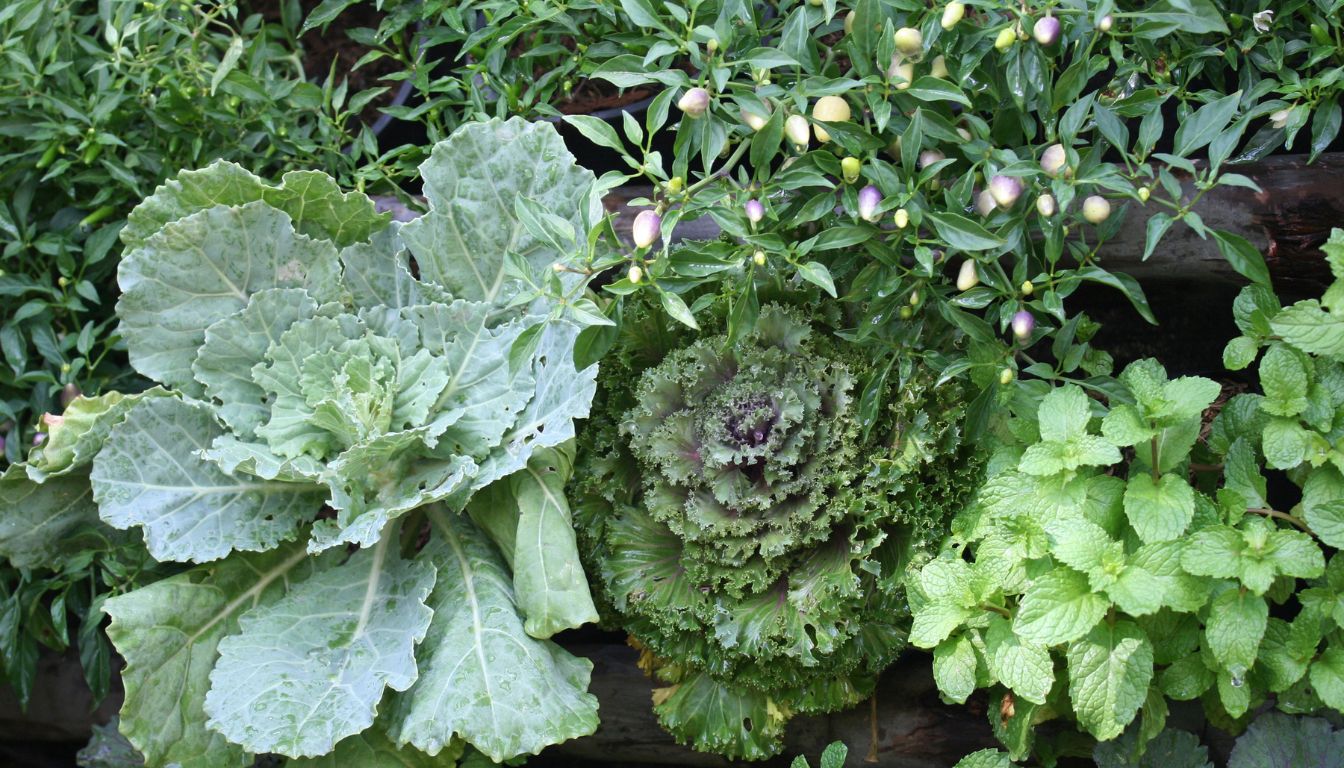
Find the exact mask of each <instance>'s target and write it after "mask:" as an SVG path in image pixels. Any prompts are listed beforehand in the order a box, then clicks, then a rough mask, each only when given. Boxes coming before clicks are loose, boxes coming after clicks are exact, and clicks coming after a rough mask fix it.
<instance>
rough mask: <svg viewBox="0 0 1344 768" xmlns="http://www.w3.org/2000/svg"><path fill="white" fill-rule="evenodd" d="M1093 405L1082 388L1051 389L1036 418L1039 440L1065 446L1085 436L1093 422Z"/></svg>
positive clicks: (1042, 401) (1074, 386) (1073, 386)
mask: <svg viewBox="0 0 1344 768" xmlns="http://www.w3.org/2000/svg"><path fill="white" fill-rule="evenodd" d="M1091 403H1092V401H1091V399H1089V398H1088V396H1087V394H1086V393H1085V392H1083V390H1082V388H1081V387H1078V386H1076V385H1073V384H1068V385H1065V386H1063V387H1059V388H1057V389H1053V390H1051V391H1050V393H1049V394H1047V395H1046V396H1045V397H1044V398H1042V399H1041V405H1040V409H1039V410H1038V411H1037V418H1038V420H1039V424H1040V430H1041V439H1042V440H1047V441H1050V442H1055V443H1067V442H1069V441H1070V440H1073V439H1074V438H1076V437H1077V436H1079V435H1082V434H1085V433H1086V432H1087V424H1088V422H1090V421H1091V420H1092V405H1091Z"/></svg>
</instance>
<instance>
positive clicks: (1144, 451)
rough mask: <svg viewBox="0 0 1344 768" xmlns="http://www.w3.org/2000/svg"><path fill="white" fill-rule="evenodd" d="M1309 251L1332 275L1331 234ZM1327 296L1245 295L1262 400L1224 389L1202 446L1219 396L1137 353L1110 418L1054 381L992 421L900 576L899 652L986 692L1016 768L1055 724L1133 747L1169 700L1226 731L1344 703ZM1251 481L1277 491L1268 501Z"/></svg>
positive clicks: (1241, 314)
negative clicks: (911, 571)
mask: <svg viewBox="0 0 1344 768" xmlns="http://www.w3.org/2000/svg"><path fill="white" fill-rule="evenodd" d="M1326 252H1327V258H1328V259H1329V260H1330V262H1331V265H1332V269H1334V270H1336V274H1344V231H1341V230H1336V231H1335V233H1334V235H1333V236H1332V238H1331V243H1330V244H1329V245H1327V247H1326ZM1340 285H1344V283H1340V282H1337V283H1336V284H1335V285H1334V286H1332V287H1331V288H1330V289H1329V290H1328V291H1327V292H1326V299H1325V302H1326V304H1325V306H1326V308H1325V309H1323V308H1322V306H1321V304H1319V303H1318V302H1316V301H1315V300H1311V301H1305V302H1300V303H1298V304H1296V305H1293V306H1292V307H1288V308H1285V309H1282V310H1281V309H1280V308H1279V306H1278V302H1277V300H1276V299H1275V298H1274V296H1273V294H1272V293H1271V292H1269V291H1267V290H1265V289H1263V288H1260V287H1259V286H1252V287H1249V288H1247V289H1245V290H1244V291H1243V293H1242V295H1241V296H1240V297H1239V298H1238V300H1237V303H1236V311H1235V314H1236V318H1237V322H1238V325H1239V326H1240V327H1241V329H1242V331H1243V332H1244V333H1245V334H1246V336H1244V337H1241V338H1238V339H1236V340H1234V341H1233V342H1232V343H1231V344H1229V345H1228V357H1229V361H1230V364H1231V365H1232V367H1234V368H1241V367H1245V366H1247V365H1249V364H1250V363H1251V362H1252V361H1253V360H1254V359H1255V358H1256V357H1257V356H1259V358H1260V361H1259V369H1258V372H1259V379H1260V386H1261V388H1262V390H1263V394H1240V395H1237V396H1235V397H1233V398H1231V399H1230V400H1229V401H1228V402H1227V403H1226V404H1225V405H1223V406H1222V407H1221V409H1220V410H1219V413H1218V416H1217V417H1216V418H1215V419H1214V420H1213V422H1212V425H1211V428H1210V430H1209V431H1208V434H1207V437H1206V438H1205V439H1203V440H1201V439H1200V435H1201V426H1202V424H1203V421H1202V414H1203V412H1204V411H1205V410H1206V409H1207V408H1209V407H1210V405H1212V404H1213V402H1214V401H1215V399H1216V398H1217V397H1218V396H1219V391H1220V387H1219V385H1218V384H1217V383H1216V382H1213V381H1210V380H1208V379H1201V378H1195V377H1181V378H1177V379H1174V380H1168V379H1167V376H1166V374H1165V372H1164V371H1163V370H1162V367H1161V366H1160V365H1159V364H1157V363H1156V362H1155V361H1151V360H1146V361H1140V362H1137V363H1134V364H1132V365H1130V366H1129V367H1127V368H1126V369H1125V371H1124V372H1123V373H1122V374H1121V375H1120V379H1119V384H1120V385H1122V386H1121V388H1120V389H1108V390H1107V391H1106V395H1105V398H1106V400H1107V401H1108V402H1109V408H1106V407H1104V406H1103V405H1102V403H1101V402H1099V401H1098V400H1095V399H1092V398H1089V397H1088V396H1087V395H1086V394H1085V393H1084V390H1083V389H1081V388H1079V387H1077V386H1075V385H1066V386H1063V387H1060V388H1056V389H1051V390H1048V391H1047V392H1046V393H1045V394H1044V396H1043V397H1042V398H1041V399H1040V404H1039V408H1038V409H1037V411H1036V413H1035V418H1034V419H1032V418H1031V415H1032V414H1031V413H1030V411H1029V410H1028V411H1026V412H1020V413H1018V414H1015V415H1014V416H1011V417H1009V418H1008V419H1007V423H1006V424H1005V425H1004V426H1003V428H1002V432H1001V437H1002V440H1003V447H1002V448H1001V449H999V450H998V451H997V452H996V454H995V456H994V457H993V458H991V460H990V463H989V467H990V469H989V479H988V480H987V482H986V484H985V485H984V487H982V488H981V489H980V491H979V492H978V494H977V500H976V503H975V504H973V505H972V506H971V507H970V508H969V509H968V510H967V511H966V512H965V513H963V514H962V515H960V516H959V517H958V519H957V521H956V522H955V523H954V526H953V529H954V535H953V538H952V540H951V542H950V545H951V546H950V548H949V549H948V551H946V552H945V553H944V554H943V555H942V556H941V557H939V558H937V559H934V560H932V561H930V562H929V563H928V564H926V565H924V566H923V567H922V568H921V570H920V572H919V576H918V578H917V579H915V580H914V584H915V585H916V588H915V589H912V590H911V601H912V609H913V610H914V626H913V628H912V630H911V635H910V641H911V643H912V644H914V645H917V646H920V647H923V648H930V649H933V651H934V671H935V677H936V679H937V681H938V686H939V689H940V690H941V691H942V692H943V694H944V696H946V697H947V698H949V699H951V700H953V701H964V700H965V699H966V697H967V696H969V695H970V694H971V692H972V691H974V690H975V689H976V688H982V687H993V688H994V690H995V691H996V692H997V695H998V696H999V698H1000V700H1001V706H1000V707H999V708H998V710H997V717H995V718H993V719H994V720H995V726H996V731H997V733H998V734H999V737H1000V739H1001V740H1002V741H1003V742H1004V743H1005V745H1006V746H1007V747H1008V748H1009V753H1010V754H1011V755H1012V756H1013V757H1014V758H1015V759H1019V758H1022V757H1025V756H1026V755H1027V754H1028V753H1029V752H1030V750H1031V746H1032V734H1033V730H1032V729H1033V726H1034V725H1035V724H1037V723H1040V722H1043V721H1046V720H1050V719H1054V718H1059V717H1068V718H1071V719H1073V720H1074V721H1076V722H1077V724H1078V726H1079V727H1080V728H1081V729H1082V730H1084V731H1086V732H1087V733H1088V734H1089V735H1091V736H1092V737H1094V738H1096V739H1097V740H1099V741H1107V740H1110V739H1114V738H1115V737H1117V736H1119V735H1120V734H1121V732H1122V731H1124V729H1125V728H1126V726H1128V725H1129V724H1130V723H1131V722H1135V721H1136V718H1137V722H1138V728H1139V736H1138V743H1139V749H1140V750H1141V749H1142V745H1143V744H1144V743H1146V742H1147V741H1148V740H1149V739H1151V738H1152V737H1154V736H1155V735H1156V734H1158V733H1159V732H1161V730H1162V728H1163V725H1164V722H1165V719H1166V713H1167V699H1173V700H1181V701H1184V700H1191V699H1199V700H1200V701H1201V702H1202V704H1203V705H1204V709H1205V711H1206V713H1207V715H1208V717H1209V719H1210V721H1211V722H1213V723H1215V724H1220V725H1223V726H1225V727H1228V728H1234V729H1235V728H1239V727H1240V726H1241V724H1242V723H1243V722H1244V719H1245V718H1247V717H1248V716H1249V714H1250V713H1252V712H1253V711H1254V710H1255V708H1256V707H1258V706H1260V705H1261V704H1262V703H1264V702H1265V701H1266V700H1267V699H1268V698H1269V697H1271V696H1272V697H1274V701H1275V703H1276V704H1277V705H1278V706H1279V707H1280V708H1281V709H1284V710H1286V711H1290V712H1312V711H1316V710H1319V709H1332V710H1337V711H1344V684H1342V683H1344V677H1341V676H1340V674H1339V663H1340V661H1341V660H1344V655H1341V646H1340V642H1341V638H1342V637H1344V634H1341V629H1340V627H1341V626H1344V623H1341V621H1340V619H1341V618H1344V616H1341V615H1340V614H1339V612H1338V610H1337V603H1338V601H1337V599H1336V597H1337V594H1338V592H1339V590H1340V589H1341V585H1344V582H1342V581H1341V574H1344V560H1341V559H1340V557H1339V556H1338V555H1337V554H1336V550H1337V549H1338V548H1339V546H1340V545H1341V544H1344V539H1341V537H1340V536H1339V530H1340V529H1339V522H1340V520H1341V519H1344V518H1341V517H1340V511H1339V510H1340V509H1341V508H1344V507H1341V505H1340V504H1339V499H1340V498H1341V494H1344V482H1341V478H1344V475H1341V474H1340V469H1339V468H1338V466H1337V462H1338V461H1339V457H1340V456H1342V455H1344V454H1340V453H1338V452H1337V451H1336V450H1335V442H1336V441H1337V440H1338V437H1339V433H1338V430H1339V428H1338V426H1337V422H1338V420H1339V414H1340V413H1341V411H1344V389H1341V387H1340V381H1342V380H1344V379H1341V378H1340V377H1341V373H1342V372H1344V368H1341V363H1344V356H1341V354H1340V349H1339V348H1338V347H1335V346H1333V342H1335V341H1338V340H1337V339H1335V338H1334V336H1335V334H1334V330H1335V329H1334V328H1333V325H1332V321H1331V320H1330V319H1329V316H1328V314H1326V312H1327V309H1328V308H1329V306H1330V304H1331V302H1332V297H1333V296H1334V295H1335V294H1337V293H1338V291H1339V286H1340ZM1317 313H1319V314H1317ZM1308 318H1309V319H1308ZM1341 338H1344V337H1341ZM1262 347H1263V348H1264V352H1263V354H1262V355H1261V354H1260V351H1259V350H1260V349H1261V348H1262ZM1099 417H1100V418H1099ZM1098 422H1099V424H1100V434H1098V433H1097V432H1096V431H1095V429H1094V428H1093V426H1092V425H1094V424H1096V423H1098ZM1122 450H1123V453H1122ZM1195 453H1198V454H1202V455H1204V456H1207V458H1206V459H1203V460H1201V459H1198V458H1192V455H1193V454H1195ZM1265 470H1272V471H1278V472H1283V473H1285V476H1286V478H1287V479H1288V480H1290V481H1291V483H1292V486H1295V488H1294V491H1293V493H1292V494H1290V495H1289V496H1288V497H1287V498H1284V499H1281V498H1279V497H1280V495H1281V494H1280V492H1277V491H1276V492H1271V491H1270V487H1269V485H1268V483H1267V481H1266V477H1265V475H1264V474H1263V473H1264V471H1265ZM1285 501H1287V502H1288V503H1287V504H1286V505H1285V504H1284V502H1285Z"/></svg>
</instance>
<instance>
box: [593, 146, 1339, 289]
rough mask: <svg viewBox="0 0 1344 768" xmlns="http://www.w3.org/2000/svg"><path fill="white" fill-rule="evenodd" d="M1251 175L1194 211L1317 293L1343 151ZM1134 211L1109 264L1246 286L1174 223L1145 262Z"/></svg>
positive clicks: (1284, 278)
mask: <svg viewBox="0 0 1344 768" xmlns="http://www.w3.org/2000/svg"><path fill="white" fill-rule="evenodd" d="M1227 170H1228V171H1234V172H1236V173H1240V174H1242V175H1244V176H1247V177H1249V178H1250V179H1251V180H1252V181H1254V182H1256V184H1258V185H1259V186H1260V188H1261V189H1262V190H1263V191H1262V192H1255V191H1254V190H1251V189H1247V188H1245V187H1229V186H1218V187H1215V188H1213V189H1212V190H1209V192H1207V193H1206V194H1205V195H1204V196H1203V197H1202V198H1200V200H1199V202H1197V203H1196V204H1195V206H1194V208H1193V210H1194V211H1195V212H1196V213H1198V214H1199V216H1200V217H1201V218H1202V219H1203V220H1204V223H1205V225H1207V226H1208V227H1209V228H1211V229H1221V230H1226V231H1229V232H1233V233H1236V234H1238V235H1241V236H1242V237H1245V238H1246V239H1247V240H1249V241H1250V242H1251V243H1252V244H1253V245H1254V246H1255V247H1256V248H1258V249H1259V250H1260V252H1261V253H1263V254H1265V261H1266V263H1267V265H1268V266H1269V270H1270V274H1271V275H1272V276H1273V278H1274V281H1275V283H1276V285H1278V287H1279V288H1280V289H1282V290H1284V291H1286V292H1287V293H1289V294H1293V293H1298V292H1305V293H1310V292H1311V291H1312V290H1313V289H1315V288H1317V287H1319V286H1320V285H1321V284H1322V283H1323V282H1324V281H1327V280H1328V279H1329V269H1328V268H1327V267H1326V265H1325V263H1324V261H1323V260H1322V254H1321V250H1320V246H1321V243H1324V242H1325V240H1326V238H1328V237H1329V236H1330V229H1331V227H1340V226H1344V153H1331V154H1323V155H1321V156H1320V158H1318V159H1317V160H1316V162H1315V163H1313V164H1311V165H1307V164H1306V157H1305V156H1301V155H1278V156H1273V157H1269V158H1267V159H1265V160H1261V161H1257V162H1253V163H1244V164H1241V165H1237V166H1228V167H1227ZM1177 176H1178V177H1180V178H1181V179H1182V181H1183V184H1184V187H1183V189H1184V191H1185V195H1186V198H1187V199H1192V198H1193V197H1194V196H1195V194H1197V192H1196V190H1195V188H1194V185H1193V184H1192V183H1191V181H1190V178H1189V176H1188V174H1184V173H1178V174H1177ZM649 193H650V188H649V187H634V186H632V187H623V188H621V189H618V190H615V191H613V192H612V193H611V195H609V196H608V198H607V208H608V210H610V211H612V212H613V213H615V214H616V217H617V223H616V230H617V231H618V232H620V233H622V234H623V235H625V236H627V237H628V236H629V231H630V225H631V223H632V222H633V220H634V215H635V213H637V212H638V211H637V210H634V209H631V208H630V207H629V205H627V203H628V201H630V200H633V199H636V198H639V197H646V196H648V195H649ZM1129 209H1130V210H1129V215H1127V216H1126V217H1125V222H1124V224H1123V226H1122V227H1121V229H1120V231H1119V233H1118V234H1117V235H1116V236H1115V237H1114V238H1113V239H1111V240H1109V241H1107V243H1106V245H1105V246H1104V247H1103V248H1102V251H1101V255H1102V263H1103V264H1105V265H1106V267H1107V269H1110V270H1112V271H1120V272H1125V273H1128V274H1130V275H1133V276H1134V277H1136V278H1138V279H1139V280H1142V281H1150V280H1155V279H1197V280H1201V281H1214V282H1222V283H1244V282H1246V281H1245V279H1244V278H1242V277H1241V276H1240V275H1238V274H1237V273H1236V272H1235V271H1234V270H1233V269H1232V267H1231V266H1229V265H1228V263H1227V260H1226V259H1224V258H1223V256H1222V254H1221V253H1220V252H1219V250H1218V246H1217V244H1216V243H1215V242H1214V241H1213V240H1212V239H1208V240H1202V239H1200V237H1199V236H1198V235H1197V234H1195V232H1194V230H1192V229H1190V228H1189V227H1188V226H1184V225H1182V224H1177V225H1175V226H1173V227H1172V228H1171V230H1170V231H1169V232H1168V233H1167V235H1166V237H1164V238H1163V239H1162V242H1161V245H1159V246H1158V248H1157V250H1156V251H1155V252H1154V253H1153V255H1152V256H1151V257H1150V258H1149V259H1148V260H1147V261H1144V260H1143V251H1144V244H1145V240H1146V237H1147V230H1146V226H1147V221H1148V218H1149V215H1151V214H1152V213H1156V212H1158V211H1159V210H1166V209H1165V208H1159V207H1158V204H1157V203H1154V202H1150V203H1149V204H1148V205H1147V206H1146V207H1139V206H1138V204H1137V203H1130V205H1129ZM718 233H719V229H718V226H717V225H716V224H715V223H714V222H713V221H712V220H710V219H709V218H707V217H706V218H701V219H696V220H694V221H688V222H684V223H682V224H681V225H680V226H678V227H677V229H676V231H675V232H674V233H673V239H674V240H683V239H685V240H699V239H708V238H713V237H717V236H718Z"/></svg>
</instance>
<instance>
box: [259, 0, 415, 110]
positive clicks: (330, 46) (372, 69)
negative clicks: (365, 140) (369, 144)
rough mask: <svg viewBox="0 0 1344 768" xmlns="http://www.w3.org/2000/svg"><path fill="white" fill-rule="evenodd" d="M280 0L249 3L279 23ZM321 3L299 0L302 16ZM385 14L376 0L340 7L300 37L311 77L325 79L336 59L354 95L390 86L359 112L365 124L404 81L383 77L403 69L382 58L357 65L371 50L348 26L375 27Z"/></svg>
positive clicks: (353, 27)
mask: <svg viewBox="0 0 1344 768" xmlns="http://www.w3.org/2000/svg"><path fill="white" fill-rule="evenodd" d="M281 1H282V0H251V2H248V3H247V5H248V6H250V8H251V9H252V10H254V11H256V12H258V13H260V14H261V15H262V17H264V18H265V19H266V20H267V21H270V22H275V23H279V22H280V4H281ZM319 5H321V0H299V8H300V9H301V11H302V18H305V19H306V18H308V14H310V13H312V12H313V10H314V9H315V8H317V6H319ZM384 15H385V14H384V13H383V12H382V11H379V10H377V9H376V8H375V7H374V4H373V3H355V4H354V5H352V6H350V7H349V8H347V9H345V10H344V11H341V13H340V14H339V15H338V16H337V17H336V18H335V19H332V21H331V22H330V23H329V24H328V25H327V26H326V27H318V28H316V29H311V30H309V31H308V32H306V33H304V34H303V35H302V36H300V37H299V45H301V46H302V47H303V71H304V72H305V73H306V74H307V75H308V79H309V80H310V81H317V82H321V81H323V80H325V79H326V77H327V73H328V72H330V71H331V65H332V61H333V60H334V61H335V62H336V74H337V76H338V77H344V78H345V79H346V81H347V83H348V90H347V93H348V94H350V95H351V96H353V95H354V94H357V93H359V92H360V91H364V90H367V89H369V88H376V87H378V86H380V85H384V86H387V87H388V90H387V91H385V92H383V93H382V94H380V95H379V96H378V97H377V98H375V99H373V100H372V101H370V102H369V103H368V105H367V106H365V107H364V109H363V111H361V112H360V119H361V120H362V121H363V122H364V123H365V124H366V125H372V124H373V123H374V122H375V121H376V120H377V119H378V117H379V116H380V115H381V114H382V113H381V112H380V111H379V109H380V108H381V107H386V106H388V105H390V104H392V102H393V101H394V100H395V99H396V95H397V90H398V89H399V87H400V85H401V81H399V80H398V81H390V82H384V81H383V80H382V78H383V77H385V76H387V75H389V74H392V73H393V72H396V71H397V70H398V69H400V65H399V64H398V63H397V62H396V61H394V60H392V59H389V58H383V59H378V60H376V61H371V62H369V63H367V64H365V65H364V66H362V67H360V68H359V69H355V68H354V67H355V64H356V63H357V62H358V61H359V60H360V58H361V57H363V56H364V54H366V53H368V51H369V49H368V48H367V47H366V46H364V45H362V44H360V43H357V42H355V41H354V40H352V39H351V38H350V34H349V30H352V29H361V28H369V29H376V28H377V27H378V24H379V22H380V21H381V20H382V18H383V16H384Z"/></svg>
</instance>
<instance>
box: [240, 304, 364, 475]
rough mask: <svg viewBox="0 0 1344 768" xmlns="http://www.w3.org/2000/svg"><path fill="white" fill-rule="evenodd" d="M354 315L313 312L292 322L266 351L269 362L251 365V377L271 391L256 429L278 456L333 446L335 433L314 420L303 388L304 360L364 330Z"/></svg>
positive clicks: (325, 450) (318, 451) (321, 451)
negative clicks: (266, 415) (264, 417)
mask: <svg viewBox="0 0 1344 768" xmlns="http://www.w3.org/2000/svg"><path fill="white" fill-rule="evenodd" d="M363 332H364V328H363V325H362V323H360V322H359V320H358V318H355V317H353V316H350V315H342V316H341V317H339V318H331V317H323V316H318V317H314V318H311V319H308V320H302V321H300V322H297V323H294V324H293V325H291V326H290V327H289V329H288V330H286V331H285V332H284V333H282V334H280V340H279V342H278V343H276V344H275V345H274V346H273V347H271V349H270V350H269V351H268V352H267V355H266V356H267V358H268V359H269V362H268V363H266V364H265V365H258V366H257V367H255V368H254V369H253V370H252V378H253V380H254V381H255V382H256V383H257V384H258V385H259V386H260V387H261V388H262V389H263V390H265V392H266V393H267V395H268V396H269V397H270V406H271V412H270V418H269V419H267V420H266V423H264V424H262V425H260V426H258V427H257V430H256V432H257V435H258V436H260V437H262V438H263V439H265V440H266V442H267V443H269V444H270V446H271V450H272V451H273V452H274V453H276V454H277V455H279V456H283V457H285V458H294V457H296V456H301V455H303V454H305V453H307V454H310V455H314V456H322V455H324V454H326V453H329V452H331V451H333V450H334V449H335V448H336V441H335V438H334V436H333V435H332V434H331V433H330V432H328V431H326V430H325V429H322V428H321V427H319V426H318V425H316V424H314V423H313V413H314V411H313V404H312V403H309V402H308V398H307V396H306V394H305V393H304V391H303V387H302V381H303V370H304V361H306V360H308V359H309V358H310V357H313V356H315V355H317V354H319V353H322V352H326V351H328V350H331V349H334V348H336V347H339V346H340V345H342V344H344V343H345V342H346V341H348V340H350V339H354V338H357V337H359V336H361V335H363Z"/></svg>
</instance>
